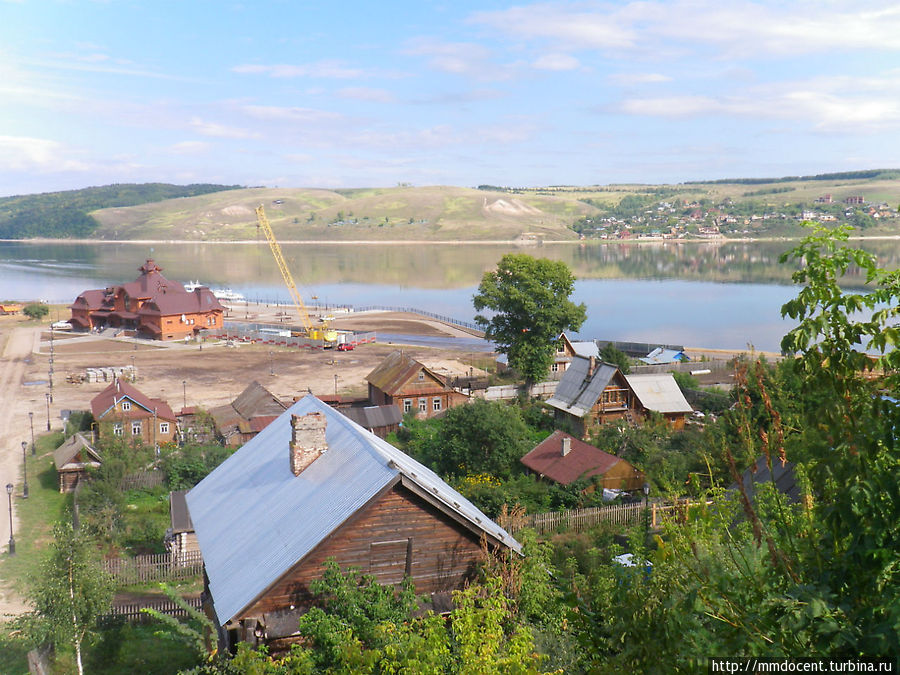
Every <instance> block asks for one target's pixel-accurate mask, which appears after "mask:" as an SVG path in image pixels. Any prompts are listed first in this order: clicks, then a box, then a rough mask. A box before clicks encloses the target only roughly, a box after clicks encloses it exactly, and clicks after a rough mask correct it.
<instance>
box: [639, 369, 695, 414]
mask: <svg viewBox="0 0 900 675" xmlns="http://www.w3.org/2000/svg"><path fill="white" fill-rule="evenodd" d="M625 379H626V380H628V384H629V386H631V389H632V391H634V394H635V396H637V397H638V400H639V401H640V402H641V405H643V406H644V407H645V408H647V410H655V411H656V412H659V413H689V412H691V411H692V410H693V408H691V404H690V403H688V402H687V399H685V398H684V394H682V393H681V389H680V388H679V387H678V383H677V382H676V381H675V378H674V377H672V373H659V374H657V375H626V376H625Z"/></svg>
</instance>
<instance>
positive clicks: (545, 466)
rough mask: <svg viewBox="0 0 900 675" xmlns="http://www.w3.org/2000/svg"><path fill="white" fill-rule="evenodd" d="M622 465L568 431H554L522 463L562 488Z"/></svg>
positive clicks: (617, 459) (618, 459) (616, 459)
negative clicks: (566, 443)
mask: <svg viewBox="0 0 900 675" xmlns="http://www.w3.org/2000/svg"><path fill="white" fill-rule="evenodd" d="M564 438H568V439H569V443H570V450H569V454H567V455H565V456H563V454H562V448H563V439H564ZM622 461H624V460H622V459H620V458H619V457H616V456H615V455H610V454H609V453H608V452H603V450H601V449H600V448H595V447H594V446H593V445H590V444H589V443H585V442H584V441H580V440H578V439H577V438H575V437H574V436H570V435H569V434H567V433H565V432H564V431H554V432H553V433H552V434H550V435H549V436H548V437H547V438H545V439H544V440H543V441H542V442H540V443H538V444H537V445H536V446H535V447H534V449H533V450H531V452H529V453H528V454H527V455H525V456H524V457H523V458H522V459H521V462H522V464H524V465H525V466H527V467H528V468H529V469H531V470H532V471H534V472H535V473H539V474H541V475H542V476H546V477H547V478H550V479H551V480H554V481H556V482H557V483H560V484H561V485H568V484H569V483H574V482H575V481H576V480H578V479H579V478H590V477H591V476H598V475H603V474H604V473H606V472H607V471H609V470H610V469H611V468H612V467H613V466H614V465H615V464H618V463H619V462H622Z"/></svg>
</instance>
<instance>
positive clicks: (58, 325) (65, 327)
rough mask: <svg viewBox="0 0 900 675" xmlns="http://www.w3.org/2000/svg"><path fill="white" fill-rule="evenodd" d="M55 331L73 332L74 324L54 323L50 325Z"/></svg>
mask: <svg viewBox="0 0 900 675" xmlns="http://www.w3.org/2000/svg"><path fill="white" fill-rule="evenodd" d="M50 327H51V328H52V329H53V330H72V324H70V323H69V322H68V321H54V322H53V323H51V324H50Z"/></svg>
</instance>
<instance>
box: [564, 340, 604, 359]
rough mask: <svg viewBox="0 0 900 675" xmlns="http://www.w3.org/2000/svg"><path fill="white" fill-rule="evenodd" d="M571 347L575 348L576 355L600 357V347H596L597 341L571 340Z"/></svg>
mask: <svg viewBox="0 0 900 675" xmlns="http://www.w3.org/2000/svg"><path fill="white" fill-rule="evenodd" d="M571 344H572V349H574V350H575V354H576V356H585V357H590V356H593V357H594V358H599V357H600V349H599V348H598V347H597V343H596V342H594V341H593V340H591V341H589V342H573V343H571Z"/></svg>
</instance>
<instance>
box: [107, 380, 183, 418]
mask: <svg viewBox="0 0 900 675" xmlns="http://www.w3.org/2000/svg"><path fill="white" fill-rule="evenodd" d="M123 398H127V399H128V400H130V401H131V402H132V403H135V404H136V405H138V406H140V407H141V408H143V409H144V410H145V411H147V412H149V413H150V414H153V411H154V409H155V410H156V417H157V418H159V419H161V420H170V421H172V422H174V421H175V413H173V412H172V409H171V408H170V407H169V404H168V403H166V402H165V401H163V400H161V399H158V398H149V397H148V396H146V395H144V394H142V393H141V392H140V391H138V390H137V389H136V388H135V387H134V386H132V385H131V384H129V383H128V382H125V381H124V380H121V379H119V378H118V377H117V378H116V379H115V380H113V383H112V384H111V385H109V386H108V387H107V388H106V389H104V390H103V391H101V392H100V393H99V394H97V395H96V396H95V397H94V398H92V399H91V412H92V413H93V415H94V419H95V420H100V419H102V418H103V416H104V415H106V413H108V412H109V411H110V409H112V408H113V406H115V405H116V403H118V402H119V401H120V400H122V399H123ZM124 416H125V417H130V415H128V414H125V415H124Z"/></svg>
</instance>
